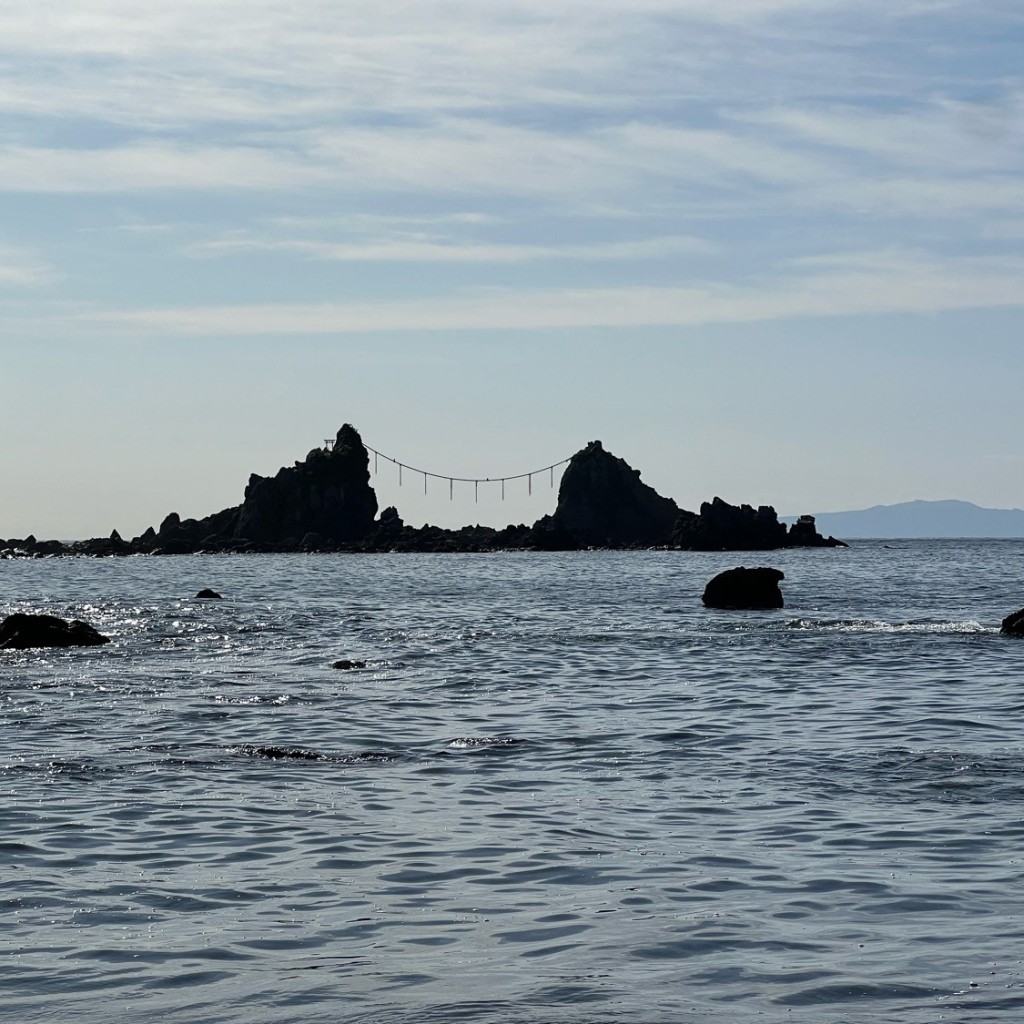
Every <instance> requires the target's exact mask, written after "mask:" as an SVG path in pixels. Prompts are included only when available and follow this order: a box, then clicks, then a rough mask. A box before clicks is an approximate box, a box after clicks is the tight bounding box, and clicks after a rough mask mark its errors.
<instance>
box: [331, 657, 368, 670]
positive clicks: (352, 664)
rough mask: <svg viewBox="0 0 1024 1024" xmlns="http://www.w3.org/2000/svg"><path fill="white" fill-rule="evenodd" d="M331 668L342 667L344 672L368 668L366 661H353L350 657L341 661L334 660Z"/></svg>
mask: <svg viewBox="0 0 1024 1024" xmlns="http://www.w3.org/2000/svg"><path fill="white" fill-rule="evenodd" d="M331 668H336V669H340V670H341V671H342V672H347V671H349V670H351V669H354V668H366V662H365V661H353V660H352V659H350V658H342V659H341V661H336V662H334V664H333V665H331Z"/></svg>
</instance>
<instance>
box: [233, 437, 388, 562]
mask: <svg viewBox="0 0 1024 1024" xmlns="http://www.w3.org/2000/svg"><path fill="white" fill-rule="evenodd" d="M369 465H370V459H369V455H368V454H367V451H366V448H365V446H364V445H363V441H362V438H361V437H360V436H359V432H358V431H357V430H356V429H355V427H353V426H352V425H351V424H349V423H346V424H345V425H344V426H343V427H342V428H341V429H340V430H339V431H338V435H337V438H336V439H335V442H334V445H333V447H331V448H314V449H313V451H311V452H310V453H309V455H307V456H306V460H305V461H304V462H298V463H296V464H295V466H294V467H291V468H288V467H286V468H284V469H281V470H279V471H278V473H277V475H276V476H274V477H267V478H261V477H253V478H251V479H250V481H249V486H248V487H246V489H245V497H244V500H243V502H242V507H241V509H240V510H239V515H238V524H237V526H236V528H235V536H236V537H239V538H245V539H247V540H251V541H256V542H260V543H270V544H277V543H281V542H282V541H284V540H286V539H289V538H294V539H295V540H296V541H297V540H299V539H300V538H302V537H304V536H306V534H310V533H312V534H319V535H320V536H321V537H323V538H327V539H329V540H340V541H351V540H359V539H361V538H363V537H365V536H366V535H367V534H368V533H369V532H370V530H371V529H372V528H373V520H374V517H375V516H376V515H377V495H376V494H375V493H374V490H373V488H372V487H371V486H370V471H369Z"/></svg>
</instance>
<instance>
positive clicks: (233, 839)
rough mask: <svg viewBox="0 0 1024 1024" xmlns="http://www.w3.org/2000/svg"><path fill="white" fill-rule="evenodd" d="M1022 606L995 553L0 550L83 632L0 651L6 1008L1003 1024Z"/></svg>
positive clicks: (9, 599) (972, 544)
mask: <svg viewBox="0 0 1024 1024" xmlns="http://www.w3.org/2000/svg"><path fill="white" fill-rule="evenodd" d="M744 563H745V564H747V565H759V564H760V565H774V566H777V567H779V568H781V569H783V570H784V572H785V574H786V579H785V581H784V582H783V584H782V586H783V591H784V593H785V596H786V607H785V608H784V609H782V610H779V611H759V612H754V611H746V612H743V611H741V612H726V611H712V610H707V609H704V608H703V607H702V605H701V602H700V594H701V591H702V589H703V585H704V583H705V582H706V581H707V580H708V579H710V577H711V576H713V575H714V574H715V573H716V572H718V571H720V570H722V569H725V568H728V567H730V566H734V565H739V564H744ZM203 587H212V588H214V589H215V590H217V591H219V592H220V593H221V594H223V595H224V598H225V599H224V600H223V601H198V600H195V599H194V598H193V595H194V594H195V593H196V592H197V591H198V590H200V589H201V588H203ZM1022 604H1024V542H1015V541H992V542H985V541H964V542H952V541H951V542H940V541H931V542H927V541H925V542H922V541H916V542H899V541H893V542H889V543H885V542H859V543H855V544H854V545H853V546H851V547H850V548H849V549H845V550H813V551H812V550H800V551H786V552H774V553H762V554H749V553H744V554H736V553H730V554H726V553H721V554H718V553H716V554H696V553H679V552H581V553H573V554H540V553H537V554H533V553H510V554H492V555H348V556H345V555H311V556H271V555H263V556H248V557H246V556H193V557H179V558H170V557H168V558H152V557H150V558H146V557H136V558H128V559H102V560H89V559H44V560H33V561H7V562H2V563H0V613H2V614H7V613H10V612H12V611H38V612H50V613H54V614H58V615H62V616H65V617H77V618H82V619H85V620H87V621H89V622H91V623H92V624H94V625H96V626H97V627H98V628H100V629H101V630H102V631H104V632H106V633H107V634H108V635H110V636H111V637H112V638H113V639H112V643H110V644H109V645H107V646H105V647H99V648H90V649H80V650H73V651H39V650H35V651H22V652H8V653H0V736H2V747H0V792H2V798H0V868H2V870H0V885H2V891H0V900H2V902H0V946H2V948H3V952H4V955H3V957H2V958H0V1019H3V1020H11V1021H19V1022H31V1021H47V1022H50V1021H69V1020H76V1021H80V1022H83V1024H94V1022H95V1024H99V1022H110V1021H118V1022H123V1024H134V1022H139V1024H141V1022H152V1021H173V1022H176V1024H177V1022H182V1024H185V1022H187V1024H198V1022H204V1024H205V1022H209V1024H214V1022H216V1024H227V1022H238V1024H243V1022H245V1024H264V1022H266V1024H269V1022H275V1024H283V1022H340V1021H345V1022H349V1021H351V1022H356V1024H371V1022H372V1024H378V1022H379V1024H390V1022H409V1024H412V1022H422V1021H438V1022H441V1021H443V1022H448V1021H472V1022H492V1024H508V1022H529V1024H536V1022H543V1024H548V1022H552V1024H553V1022H604V1021H609V1022H610V1021H622V1022H630V1024H643V1022H658V1024H662V1022H665V1024H667V1022H688V1021H695V1022H696V1021H701V1022H704V1021H712V1022H714V1021H719V1022H723V1024H724V1022H745V1021H754V1020H757V1021H799V1022H814V1024H822V1022H859V1021H886V1022H895V1024H931V1022H933V1021H939V1020H943V1019H944V1020H949V1021H963V1020H970V1021H971V1022H973V1024H982V1022H988V1021H993V1022H995V1021H998V1022H1001V1024H1002V1022H1007V1024H1008V1022H1010V1021H1017V1020H1019V1019H1021V1017H1022V1015H1024V977H1022V973H1021V972H1022V967H1021V959H1022V958H1024V732H1022V728H1021V720H1022V712H1024V641H1018V640H1014V639H1012V638H1008V637H1003V636H1001V635H999V633H998V625H999V620H1000V619H1001V618H1002V617H1003V616H1004V615H1006V614H1008V613H1009V612H1010V611H1013V610H1016V609H1017V608H1019V607H1020V606H1021V605H1022ZM339 659H350V660H355V661H363V662H365V666H364V667H362V668H355V669H351V670H340V669H336V668H332V664H333V663H334V662H336V661H338V660H339Z"/></svg>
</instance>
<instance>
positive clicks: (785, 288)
mask: <svg viewBox="0 0 1024 1024" xmlns="http://www.w3.org/2000/svg"><path fill="white" fill-rule="evenodd" d="M792 270H793V272H791V273H790V274H789V275H788V276H785V277H781V276H780V277H776V278H773V279H770V280H762V281H758V282H754V283H752V284H745V285H733V284H706V285H701V286H690V287H661V288H655V287H628V288H614V287H612V288H602V289H566V288H550V289H543V288H538V289H491V290H488V291H484V292H478V293H474V294H470V295H462V296H455V297H446V298H434V299H424V300H414V301H388V302H382V303H366V302H353V303H321V304H279V305H272V304H263V305H239V306H207V307H193V308H162V309H140V310H130V311H110V312H90V313H85V314H81V315H80V316H79V317H78V318H77V320H78V322H79V323H80V324H82V325H83V326H84V325H89V324H91V325H95V326H103V327H105V328H121V329H124V330H126V331H131V332H151V333H153V334H157V335H210V336H230V335H276V334H285V335H303V334H345V333H363V332H382V331H461V330H503V329H517V330H524V329H541V328H588V327H665V326H694V325H700V324H712V323H741V322H753V321H766V320H779V319H793V318H799V317H835V316H850V315H862V314H881V313H937V312H942V311H948V310H960V309H976V308H990V307H999V306H1024V288H1022V287H1021V285H1022V282H1024V260H1006V261H997V260H994V259H980V258H961V259H945V260H941V259H935V258H929V257H927V256H924V255H922V254H914V253H904V252H900V251H891V252H881V253H874V254H871V253H859V254H847V255H841V254H837V255H834V256H830V257H821V258H819V259H818V260H817V261H816V262H812V261H804V264H803V265H802V266H797V267H794V268H792Z"/></svg>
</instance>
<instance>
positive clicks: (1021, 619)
mask: <svg viewBox="0 0 1024 1024" xmlns="http://www.w3.org/2000/svg"><path fill="white" fill-rule="evenodd" d="M999 632H1000V633H1005V634H1006V635H1007V636H1024V608H1021V610H1020V611H1019V612H1014V613H1013V614H1012V615H1007V616H1006V618H1005V619H1003V624H1002V625H1001V626H1000V627H999Z"/></svg>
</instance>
